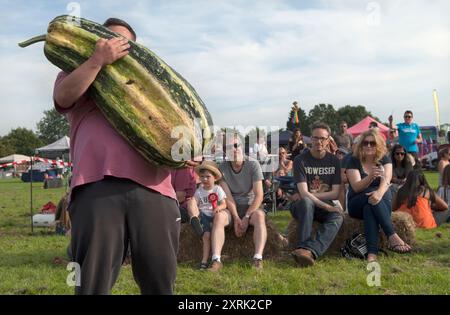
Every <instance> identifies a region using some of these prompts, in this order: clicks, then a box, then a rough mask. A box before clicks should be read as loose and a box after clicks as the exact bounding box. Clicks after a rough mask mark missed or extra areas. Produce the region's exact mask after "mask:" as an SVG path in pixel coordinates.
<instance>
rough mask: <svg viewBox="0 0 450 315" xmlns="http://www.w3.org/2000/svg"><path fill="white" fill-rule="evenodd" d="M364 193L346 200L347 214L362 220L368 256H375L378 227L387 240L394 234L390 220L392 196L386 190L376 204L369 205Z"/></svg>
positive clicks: (367, 197)
mask: <svg viewBox="0 0 450 315" xmlns="http://www.w3.org/2000/svg"><path fill="white" fill-rule="evenodd" d="M366 193H367V192H366V191H364V192H361V193H359V194H356V195H354V196H352V197H351V198H350V199H349V200H348V214H349V215H350V216H351V217H353V218H356V219H362V220H364V233H365V235H366V242H367V251H368V252H369V253H370V254H377V253H378V231H379V226H381V228H382V230H383V232H384V234H386V236H387V237H388V238H389V236H391V235H393V234H395V231H394V226H393V224H392V219H391V209H392V194H391V191H390V190H389V189H388V190H387V192H386V193H385V194H384V196H383V198H382V199H381V201H380V202H379V203H378V204H376V205H371V204H369V196H367V195H366Z"/></svg>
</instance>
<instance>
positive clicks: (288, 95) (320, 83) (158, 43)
mask: <svg viewBox="0 0 450 315" xmlns="http://www.w3.org/2000/svg"><path fill="white" fill-rule="evenodd" d="M124 3H125V1H112V0H100V1H61V0H59V1H56V0H47V1H25V0H14V1H12V0H11V1H10V0H0V4H1V6H2V9H1V12H0V18H1V21H2V22H3V23H2V30H1V31H0V56H1V58H0V69H1V72H2V75H1V76H0V93H1V94H0V95H1V98H0V109H1V115H0V136H2V135H6V134H7V133H8V132H9V131H10V130H11V129H12V128H17V127H26V128H30V129H33V130H35V129H36V123H37V122H38V121H39V120H40V119H41V118H42V117H43V111H44V110H48V109H51V108H52V106H53V102H52V90H53V84H54V80H55V77H56V75H57V73H58V71H59V70H58V68H56V67H55V66H54V65H52V64H51V63H50V62H49V61H48V60H47V59H46V58H45V56H44V54H43V43H39V44H35V45H32V46H29V47H28V48H25V49H24V48H19V47H18V46H17V43H18V42H20V41H23V40H25V39H28V38H31V37H33V36H35V35H41V34H44V33H45V32H46V29H47V26H48V23H49V22H50V21H51V20H52V19H53V18H54V17H56V16H58V15H62V14H77V15H78V14H79V15H80V16H81V17H83V18H87V19H89V20H93V21H95V22H99V23H103V22H104V21H105V20H106V19H107V18H108V17H119V18H122V19H124V20H126V21H128V22H129V24H131V25H132V26H133V28H134V29H135V31H136V33H137V35H138V42H140V43H141V44H143V45H145V46H146V47H148V48H149V49H151V50H152V51H154V52H155V53H156V54H157V55H159V56H160V57H161V58H162V59H163V60H164V61H165V62H166V63H168V64H169V65H170V66H172V67H173V68H174V69H175V70H177V71H178V72H179V73H180V74H182V76H183V77H185V78H186V79H187V80H188V81H189V82H190V83H191V85H192V86H194V88H195V89H196V91H197V92H198V94H199V95H200V97H201V98H202V99H203V101H204V102H205V104H206V106H207V108H208V110H209V112H210V113H211V116H212V118H213V121H214V124H215V125H217V126H220V127H225V126H231V125H241V126H245V127H247V126H252V125H257V126H279V127H283V128H284V127H285V126H286V120H287V118H288V114H289V111H290V108H291V106H292V102H293V101H298V102H299V104H300V107H301V108H303V109H304V110H305V111H306V113H308V112H309V110H311V109H312V108H313V107H314V105H316V104H319V103H329V104H333V105H334V107H335V108H336V109H338V108H339V107H342V106H345V105H353V106H356V105H364V106H366V108H367V109H368V110H369V111H371V112H372V113H373V114H374V115H376V116H377V117H379V118H380V119H382V121H383V122H385V121H387V117H388V116H389V115H390V114H393V115H394V121H396V122H401V121H402V115H403V112H404V111H405V110H407V109H410V110H412V111H413V112H414V114H415V121H416V122H417V123H419V124H420V125H436V118H435V117H436V116H435V111H434V105H433V97H432V92H433V89H436V90H437V91H438V96H439V101H440V114H441V123H450V106H449V105H450V84H449V83H450V80H449V70H450V16H449V15H450V1H448V0H423V1H422V0H411V1H403V0H383V1H364V0H346V1H344V0H328V1H319V0H318V1H312V0H306V1H300V0H297V1H293V0H292V1H288V0H164V1H162V0H161V1H156V0H153V1H141V0H133V1H130V4H124Z"/></svg>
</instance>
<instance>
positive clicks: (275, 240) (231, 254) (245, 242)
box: [178, 218, 285, 262]
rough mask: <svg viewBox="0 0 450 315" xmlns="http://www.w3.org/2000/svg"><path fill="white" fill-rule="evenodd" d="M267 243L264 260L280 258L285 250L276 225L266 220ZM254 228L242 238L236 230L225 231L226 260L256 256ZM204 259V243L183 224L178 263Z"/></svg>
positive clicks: (250, 227) (224, 256)
mask: <svg viewBox="0 0 450 315" xmlns="http://www.w3.org/2000/svg"><path fill="white" fill-rule="evenodd" d="M266 226H267V242H266V246H265V248H264V254H263V256H264V259H266V258H278V257H280V256H281V251H282V250H283V249H285V248H284V247H283V246H284V245H283V242H282V240H281V238H280V233H279V232H278V230H277V228H276V226H275V224H274V223H273V222H271V221H270V220H268V219H267V218H266ZM254 249H255V246H254V244H253V227H252V226H249V227H248V230H247V232H246V233H245V235H243V236H242V237H236V235H235V234H234V228H233V227H232V226H231V227H227V228H226V229H225V244H224V246H223V249H222V257H223V258H224V260H227V261H228V260H234V259H238V258H248V259H250V258H251V257H252V256H253V254H254ZM201 258H202V241H201V239H200V238H199V237H198V236H197V235H196V234H195V233H194V231H193V229H192V227H191V225H190V224H189V223H186V224H181V232H180V244H179V250H178V262H187V261H200V260H201Z"/></svg>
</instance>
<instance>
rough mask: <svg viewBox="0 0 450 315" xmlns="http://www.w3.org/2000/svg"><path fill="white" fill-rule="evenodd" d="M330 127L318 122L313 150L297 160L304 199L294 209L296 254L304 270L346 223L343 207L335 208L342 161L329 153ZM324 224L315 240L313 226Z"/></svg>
mask: <svg viewBox="0 0 450 315" xmlns="http://www.w3.org/2000/svg"><path fill="white" fill-rule="evenodd" d="M329 137H330V127H328V125H326V124H323V123H316V124H315V125H313V127H312V137H311V139H312V148H311V150H307V151H305V152H303V153H302V154H301V155H299V156H297V157H296V158H295V160H294V177H295V181H296V183H297V187H298V191H299V194H300V198H301V199H300V200H298V201H297V202H295V203H294V204H293V205H292V206H291V214H292V216H293V217H294V219H295V220H297V223H298V229H297V230H298V244H297V249H295V250H294V251H293V252H292V255H293V256H294V259H295V261H296V262H297V263H298V265H299V266H301V267H306V266H312V265H313V264H314V261H315V260H316V259H317V258H319V257H320V256H322V255H323V254H324V253H325V251H326V250H327V249H328V247H329V246H330V244H331V243H332V242H333V240H334V238H335V237H336V234H337V232H338V231H339V228H340V227H341V225H342V222H343V216H342V212H343V211H342V208H341V207H340V206H335V205H334V203H333V200H336V199H338V194H339V186H340V184H341V168H340V161H339V160H338V159H337V157H336V156H334V155H333V154H331V153H328V152H327V151H326V148H327V145H328V141H329ZM314 220H317V221H319V222H320V223H322V225H321V227H320V228H319V230H318V231H317V233H316V236H315V238H313V237H312V224H313V221H314Z"/></svg>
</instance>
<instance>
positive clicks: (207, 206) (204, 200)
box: [194, 185, 227, 217]
mask: <svg viewBox="0 0 450 315" xmlns="http://www.w3.org/2000/svg"><path fill="white" fill-rule="evenodd" d="M212 193H216V194H217V196H218V197H219V198H218V200H217V205H219V201H222V200H224V199H225V198H226V197H227V196H226V194H225V192H224V191H223V189H222V187H220V186H218V185H214V187H213V188H212V189H211V190H205V189H204V188H203V186H200V187H199V188H197V190H196V191H195V194H194V198H195V200H196V201H197V205H198V209H199V210H200V212H202V213H203V214H205V215H207V216H210V217H212V216H213V215H214V212H213V210H214V209H213V207H212V204H211V202H210V201H209V199H208V196H209V195H210V194H212Z"/></svg>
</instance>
